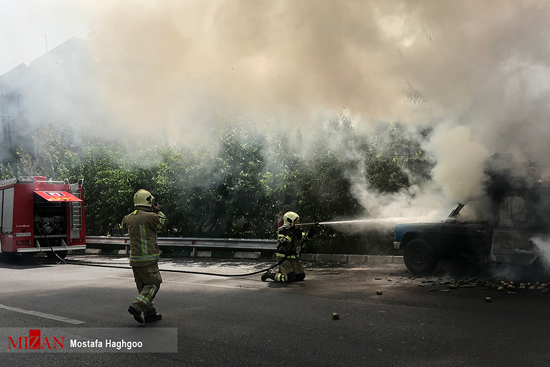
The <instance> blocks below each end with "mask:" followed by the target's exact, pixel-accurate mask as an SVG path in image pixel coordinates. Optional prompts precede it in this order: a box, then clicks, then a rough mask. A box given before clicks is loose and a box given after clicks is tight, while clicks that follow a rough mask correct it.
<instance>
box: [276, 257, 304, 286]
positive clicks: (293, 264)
mask: <svg viewBox="0 0 550 367" xmlns="http://www.w3.org/2000/svg"><path fill="white" fill-rule="evenodd" d="M305 277H306V273H305V271H304V268H303V267H302V263H301V262H300V260H299V259H297V258H295V257H293V258H288V257H287V258H285V259H284V260H283V261H282V262H281V263H280V264H279V272H278V273H277V274H275V278H274V279H273V280H274V281H276V282H287V283H292V282H296V281H300V280H304V279H305Z"/></svg>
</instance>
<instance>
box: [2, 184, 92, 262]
mask: <svg viewBox="0 0 550 367" xmlns="http://www.w3.org/2000/svg"><path fill="white" fill-rule="evenodd" d="M82 185H83V180H79V181H78V183H76V184H70V183H69V181H68V180H65V181H52V180H48V179H47V178H46V177H42V176H25V177H16V178H12V179H9V180H4V181H0V228H1V233H0V252H2V253H12V254H29V255H33V254H37V253H43V252H44V253H46V255H47V256H48V257H55V255H56V254H57V255H58V256H60V257H62V258H63V257H65V256H66V255H67V251H68V250H83V249H86V236H85V234H84V229H85V228H84V205H83V204H84V203H83V202H82V197H83V196H82Z"/></svg>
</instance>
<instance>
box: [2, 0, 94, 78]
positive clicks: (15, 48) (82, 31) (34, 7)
mask: <svg viewBox="0 0 550 367" xmlns="http://www.w3.org/2000/svg"><path fill="white" fill-rule="evenodd" d="M90 30H91V18H90V17H89V14H87V6H83V2H82V1H79V0H76V1H61V0H56V1H51V0H44V1H41V0H38V1H37V0H35V1H31V0H0V75H2V74H4V73H6V72H8V71H9V70H11V69H13V68H14V67H16V66H18V65H19V64H21V63H25V64H27V65H28V64H29V63H30V62H31V61H32V60H34V59H36V58H37V57H39V56H41V55H43V54H44V53H45V52H46V39H47V46H48V49H50V50H51V49H52V48H54V47H56V46H59V45H60V44H61V43H63V42H65V41H66V40H68V39H69V38H71V37H73V36H76V37H79V38H82V39H87V38H88V34H89V32H90Z"/></svg>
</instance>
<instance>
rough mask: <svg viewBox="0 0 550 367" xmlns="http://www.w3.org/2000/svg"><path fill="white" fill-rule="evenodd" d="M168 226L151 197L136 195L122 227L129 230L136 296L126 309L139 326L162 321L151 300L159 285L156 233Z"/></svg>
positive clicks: (149, 195)
mask: <svg viewBox="0 0 550 367" xmlns="http://www.w3.org/2000/svg"><path fill="white" fill-rule="evenodd" d="M167 224H168V220H167V219H166V216H165V215H164V213H163V212H161V211H160V206H159V204H158V203H157V202H156V201H155V198H154V197H153V195H151V193H150V192H149V191H147V190H143V189H141V190H139V191H138V192H136V194H135V195H134V211H133V212H131V213H130V214H128V215H127V216H125V217H124V219H123V220H122V227H123V228H124V229H127V230H128V234H129V236H130V266H131V267H132V270H133V272H134V280H135V281H136V286H137V289H138V293H139V295H138V296H137V298H136V299H135V300H134V301H133V302H132V304H131V305H130V307H128V312H129V313H130V314H132V316H134V319H135V320H136V321H137V322H139V323H143V322H153V321H158V320H161V319H162V315H160V314H158V313H157V311H156V309H155V305H154V303H153V299H154V298H155V296H156V295H157V292H158V290H159V288H160V284H161V283H162V277H161V275H160V271H159V267H158V261H159V254H160V251H159V248H158V246H157V232H158V231H162V230H163V229H164V228H166V226H167ZM142 314H143V317H142Z"/></svg>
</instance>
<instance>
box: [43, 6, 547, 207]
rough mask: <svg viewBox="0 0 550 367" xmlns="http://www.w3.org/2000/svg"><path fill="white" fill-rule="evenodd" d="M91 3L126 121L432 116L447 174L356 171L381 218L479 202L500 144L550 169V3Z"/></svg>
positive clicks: (168, 123) (205, 123)
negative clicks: (393, 179)
mask: <svg viewBox="0 0 550 367" xmlns="http://www.w3.org/2000/svg"><path fill="white" fill-rule="evenodd" d="M61 3H62V2H55V3H52V4H54V5H56V4H57V6H58V7H59V9H60V11H61V9H62V6H61V5H60V4H61ZM75 3H76V4H79V5H80V6H81V7H82V9H85V14H86V18H87V20H88V21H89V22H90V24H91V25H92V29H93V33H94V35H93V36H91V37H90V38H89V46H90V53H91V54H92V55H93V57H94V58H95V60H97V64H95V65H96V66H97V70H96V72H97V75H96V79H95V80H96V82H97V87H98V88H99V95H100V97H101V98H102V100H103V102H104V104H105V106H106V107H107V109H108V111H109V114H110V119H111V121H112V122H113V123H114V122H116V123H118V124H119V126H121V131H122V132H124V133H125V134H128V133H130V132H133V133H139V134H144V133H145V134H149V133H151V131H152V130H154V131H164V132H165V133H166V134H167V135H168V136H169V138H170V140H171V141H172V142H177V141H180V140H183V141H187V142H190V141H194V140H197V139H198V138H202V137H204V136H207V135H208V134H209V132H210V130H211V128H212V127H213V126H214V125H215V124H217V123H219V121H221V120H223V119H224V118H225V119H229V120H230V119H232V118H233V116H240V115H242V114H244V113H246V114H249V115H253V116H259V117H258V124H264V125H266V126H267V127H268V128H269V127H273V126H277V127H278V128H292V129H293V128H295V127H296V126H302V127H306V128H310V127H312V126H313V127H314V126H315V123H316V122H315V121H316V119H314V118H312V116H313V115H314V114H316V113H318V112H319V111H323V112H324V113H327V114H331V113H332V114H336V115H337V114H339V113H340V111H342V109H343V108H345V110H346V111H351V112H350V113H351V114H352V115H353V116H354V118H353V120H354V123H355V124H356V125H357V128H365V129H367V128H368V127H369V126H372V125H374V124H375V123H376V122H378V121H390V122H393V121H400V122H401V123H403V124H405V125H407V126H410V128H411V131H414V130H415V129H416V128H418V127H432V128H433V134H432V135H431V136H430V140H429V142H428V143H427V144H426V145H425V146H424V148H425V149H426V150H427V151H428V152H429V154H430V155H431V156H432V157H433V158H434V159H435V161H436V162H437V166H436V167H435V169H434V171H433V178H434V187H430V188H422V187H412V188H411V189H410V191H411V192H409V193H406V192H403V193H400V194H399V195H397V196H391V197H380V196H379V195H375V194H373V193H370V192H368V191H367V190H366V183H365V182H364V181H362V180H361V179H358V178H357V177H359V176H360V175H358V174H357V172H350V173H349V177H350V178H357V179H356V180H355V182H356V185H355V187H354V190H355V193H356V195H357V196H358V197H359V199H360V200H361V202H362V203H363V205H364V206H365V207H367V208H368V209H369V210H370V211H371V212H377V213H378V214H379V215H381V216H401V215H407V216H408V215H417V216H418V215H431V214H435V213H436V212H437V213H438V214H437V215H439V210H441V208H442V207H444V208H445V209H444V211H445V212H447V211H448V209H449V205H450V206H452V203H454V202H456V201H470V202H472V203H475V202H476V200H477V199H479V198H480V197H481V196H482V195H483V192H482V186H481V183H482V181H483V180H484V179H485V177H484V174H483V164H484V162H485V161H486V159H487V158H488V157H490V156H491V155H492V154H494V153H507V154H511V155H513V156H514V157H516V158H517V161H525V160H527V159H530V160H534V161H536V162H537V163H539V165H540V166H541V167H542V168H543V169H548V168H549V167H548V166H549V164H548V159H547V157H548V156H550V145H549V144H548V141H550V139H549V138H550V129H549V128H548V122H547V120H548V116H549V112H550V111H549V108H550V107H549V105H548V103H547V102H546V101H547V100H548V97H549V89H548V85H549V83H548V81H549V75H550V73H549V70H548V60H550V47H549V43H548V41H547V34H548V33H549V31H550V23H549V22H548V19H549V15H550V5H549V4H547V3H545V2H540V1H535V0H524V1H521V0H520V1H518V0H501V1H484V2H479V1H475V0H464V1H454V2H447V1H445V2H442V1H427V0H426V1H422V0H417V1H411V0H406V1H405V0H402V1H400V0H390V1H384V2H372V1H344V2H343V1H340V0H319V1H294V0H279V1H259V0H204V1H190V0H188V1H177V2H168V1H161V0H157V1H139V0H133V1H132V0H118V1H95V2H86V1H77V2H74V1H73V2H72V4H73V5H72V7H71V9H73V8H74V6H75V5H74V4H75ZM220 116H222V117H223V118H220ZM260 121H261V122H260ZM411 194H412V195H411ZM411 198H412V199H411ZM401 199H406V200H405V201H406V202H404V201H403V200H401ZM474 207H475V204H474ZM479 207H482V206H479V205H478V208H479ZM373 208H376V210H373Z"/></svg>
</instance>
